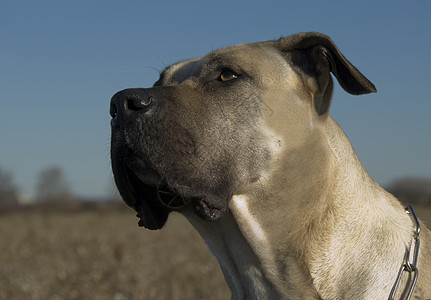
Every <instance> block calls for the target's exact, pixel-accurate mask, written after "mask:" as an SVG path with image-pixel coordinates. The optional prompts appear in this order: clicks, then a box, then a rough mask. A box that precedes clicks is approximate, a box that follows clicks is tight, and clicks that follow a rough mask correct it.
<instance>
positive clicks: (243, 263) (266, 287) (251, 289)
mask: <svg viewBox="0 0 431 300" xmlns="http://www.w3.org/2000/svg"><path fill="white" fill-rule="evenodd" d="M183 215H184V216H185V217H186V218H187V219H188V221H189V222H190V223H191V224H192V225H193V227H194V228H195V229H196V230H197V231H198V232H199V234H200V235H201V236H202V238H203V239H204V241H205V243H206V244H207V245H208V247H209V249H210V250H211V252H212V253H213V255H214V256H215V257H216V258H217V260H218V262H219V264H220V267H221V269H222V271H223V274H224V277H225V280H226V282H227V284H228V286H229V288H230V290H231V292H232V299H280V298H281V296H280V294H279V293H278V292H277V290H276V288H275V287H274V285H273V284H272V283H271V281H269V280H268V278H267V276H266V274H265V272H264V269H263V268H262V265H261V263H260V261H259V259H258V257H257V256H256V254H255V252H254V251H253V249H252V248H251V247H250V244H249V243H248V241H247V240H246V239H245V237H244V235H243V234H242V233H241V231H240V229H239V227H238V224H237V223H236V221H235V219H234V217H233V215H232V213H231V212H228V213H227V214H226V215H224V216H223V217H222V218H220V219H219V220H217V221H213V222H208V221H203V220H202V219H201V218H199V217H197V216H196V214H195V213H194V212H191V211H185V212H183Z"/></svg>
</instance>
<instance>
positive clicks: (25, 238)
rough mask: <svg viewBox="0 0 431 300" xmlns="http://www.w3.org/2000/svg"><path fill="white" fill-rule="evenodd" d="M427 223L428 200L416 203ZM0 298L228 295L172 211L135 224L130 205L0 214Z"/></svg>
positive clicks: (199, 246)
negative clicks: (147, 224) (149, 225)
mask: <svg viewBox="0 0 431 300" xmlns="http://www.w3.org/2000/svg"><path fill="white" fill-rule="evenodd" d="M415 210H416V212H417V214H418V215H419V216H420V217H421V218H422V219H423V220H424V221H425V222H426V223H427V224H431V208H430V207H420V206H415ZM0 238H1V240H0V253H1V255H0V299H115V300H122V299H229V298H230V292H229V290H228V289H227V286H226V284H225V282H224V280H223V276H222V274H221V271H220V269H219V266H218V264H217V261H216V260H215V259H214V258H213V257H212V256H211V254H210V253H209V251H208V249H207V248H206V246H205V244H204V243H203V241H202V240H201V239H200V237H199V236H198V235H197V233H196V232H195V231H194V229H193V228H192V227H191V226H190V225H189V224H188V223H187V221H185V220H184V219H183V218H182V217H180V216H179V215H175V214H172V215H171V219H170V220H169V222H168V224H167V227H166V228H164V229H163V230H160V231H148V230H145V229H143V228H138V227H137V219H136V218H134V214H133V212H132V211H131V210H113V209H108V210H95V211H94V210H93V211H80V212H72V213H65V212H45V213H41V212H34V211H33V212H15V213H11V214H5V215H0Z"/></svg>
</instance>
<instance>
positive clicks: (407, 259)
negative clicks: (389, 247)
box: [388, 205, 421, 300]
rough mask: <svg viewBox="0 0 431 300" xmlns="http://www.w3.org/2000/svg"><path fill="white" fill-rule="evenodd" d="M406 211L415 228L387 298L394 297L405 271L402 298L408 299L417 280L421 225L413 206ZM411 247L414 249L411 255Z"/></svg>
mask: <svg viewBox="0 0 431 300" xmlns="http://www.w3.org/2000/svg"><path fill="white" fill-rule="evenodd" d="M406 213H407V214H409V215H410V217H411V218H412V219H413V221H414V225H415V227H416V228H415V231H414V233H413V241H412V243H411V244H410V247H408V248H406V254H405V256H404V261H403V263H402V264H401V267H400V270H399V271H398V276H397V279H396V281H395V283H394V286H393V287H392V290H391V293H390V295H389V298H388V300H393V299H394V297H395V293H396V292H397V289H398V286H399V284H400V281H401V278H402V277H403V274H406V273H407V275H408V280H407V283H406V287H405V289H404V292H403V296H404V297H405V298H404V299H406V300H409V299H410V297H411V296H412V294H413V290H414V288H415V285H416V281H417V280H418V275H419V271H418V269H417V262H418V255H419V245H420V240H419V233H420V232H421V226H420V224H419V220H418V218H417V217H416V214H415V211H414V210H413V207H412V206H411V205H409V206H408V207H406ZM413 244H414V246H413ZM412 249H414V250H413V253H412V256H411V250H412ZM411 258H412V259H411Z"/></svg>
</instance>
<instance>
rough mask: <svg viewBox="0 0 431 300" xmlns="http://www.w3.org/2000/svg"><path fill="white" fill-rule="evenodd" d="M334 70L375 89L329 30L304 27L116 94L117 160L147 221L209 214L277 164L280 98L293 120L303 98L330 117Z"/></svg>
mask: <svg viewBox="0 0 431 300" xmlns="http://www.w3.org/2000/svg"><path fill="white" fill-rule="evenodd" d="M330 73H332V74H334V75H335V77H336V78H337V80H338V81H339V83H340V85H341V86H342V87H343V88H344V89H345V90H346V91H347V92H349V93H352V94H364V93H370V92H375V87H374V85H373V84H372V83H371V82H370V81H368V80H367V79H366V78H365V77H364V76H363V75H362V74H361V73H360V72H359V71H358V70H357V69H356V68H355V67H354V66H353V65H352V64H351V63H350V62H349V61H348V60H347V59H346V58H344V56H343V55H342V54H341V53H340V52H339V50H338V49H337V47H336V46H335V45H334V44H333V42H332V41H331V40H330V39H329V38H328V37H327V36H324V35H322V34H318V33H301V34H297V35H293V36H290V37H286V38H281V39H280V40H277V41H268V42H260V43H253V44H245V45H236V46H232V47H227V48H222V49H219V50H216V51H213V52H211V53H209V54H207V55H206V56H204V57H202V58H196V59H191V60H186V61H181V62H178V63H176V64H173V65H171V66H169V67H167V68H166V69H165V70H164V71H163V72H162V73H161V75H160V78H159V79H158V80H157V82H156V83H155V84H154V86H153V87H151V88H142V89H141V88H136V89H126V90H123V91H120V92H118V93H116V94H115V95H114V96H113V97H112V100H111V107H110V113H111V116H112V120H111V128H112V135H111V161H112V169H113V173H114V179H115V182H116V184H117V187H118V189H119V191H120V194H121V196H122V197H123V199H124V200H125V201H126V203H127V204H128V205H130V206H132V207H133V208H134V209H135V210H136V211H137V212H138V217H139V218H140V219H141V220H140V223H139V224H140V225H142V226H145V227H147V228H149V229H159V228H161V227H162V226H163V225H164V224H165V222H166V219H167V217H168V215H169V213H170V212H171V211H173V210H181V209H194V210H195V211H196V212H197V213H198V214H199V215H200V216H201V217H202V218H204V219H206V220H215V219H217V218H219V217H220V216H222V215H223V213H224V212H226V210H227V209H228V202H229V200H230V199H231V197H232V195H234V194H235V193H236V192H237V191H238V190H239V189H241V187H244V186H246V185H248V184H251V183H253V182H256V181H257V180H258V179H259V178H260V177H261V176H262V174H265V172H269V168H270V163H271V160H272V157H273V152H274V149H273V142H274V141H273V137H271V134H270V133H269V131H268V126H267V123H268V122H267V121H268V115H272V114H273V113H274V108H275V107H277V105H276V104H275V102H277V103H281V104H282V105H283V110H286V111H287V110H288V111H287V112H286V114H285V115H284V118H286V120H287V119H289V115H290V114H294V115H295V116H292V118H291V119H295V118H298V116H299V117H301V115H302V114H296V113H295V110H297V111H300V110H301V108H300V106H302V107H303V108H304V110H307V111H308V112H310V113H309V114H312V115H313V116H315V117H316V118H320V117H321V118H324V117H325V116H326V115H327V112H328V108H329V104H330V101H331V97H332V89H333V83H332V78H331V75H330ZM272 101H275V102H274V103H272ZM299 102H300V104H298V103H299ZM276 121H277V122H278V123H280V122H283V120H281V119H277V120H276ZM304 122H305V120H304ZM292 127H295V125H292Z"/></svg>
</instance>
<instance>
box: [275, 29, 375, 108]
mask: <svg viewBox="0 0 431 300" xmlns="http://www.w3.org/2000/svg"><path fill="white" fill-rule="evenodd" d="M278 43H279V47H280V49H281V50H282V51H296V52H299V55H302V56H303V55H305V56H307V57H308V59H307V60H306V61H304V59H303V58H301V59H298V60H296V63H295V59H292V61H293V63H294V64H296V65H297V67H299V68H304V71H305V72H311V73H312V75H314V77H315V78H316V81H317V86H318V91H317V92H316V94H315V101H314V105H315V107H316V110H317V112H318V114H319V115H322V114H324V113H326V112H327V111H328V108H329V104H330V101H331V98H332V89H333V83H332V79H331V76H330V72H332V73H333V74H334V76H335V77H336V78H337V80H338V82H339V84H340V85H341V87H342V88H343V89H344V90H345V91H346V92H348V93H350V94H353V95H362V94H368V93H375V92H376V91H377V90H376V87H375V86H374V84H373V83H372V82H371V81H369V80H368V79H367V78H366V77H365V76H364V75H362V74H361V72H359V70H358V69H356V67H355V66H353V65H352V64H351V63H350V62H349V61H348V60H347V59H346V58H345V57H344V56H343V54H341V52H340V51H339V50H338V48H337V46H335V44H334V42H332V40H331V39H330V38H329V37H328V36H326V35H324V34H321V33H316V32H306V33H298V34H295V35H292V36H288V37H285V38H281V39H280V40H278ZM301 64H307V66H305V65H301ZM309 64H311V66H310V65H309Z"/></svg>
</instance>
